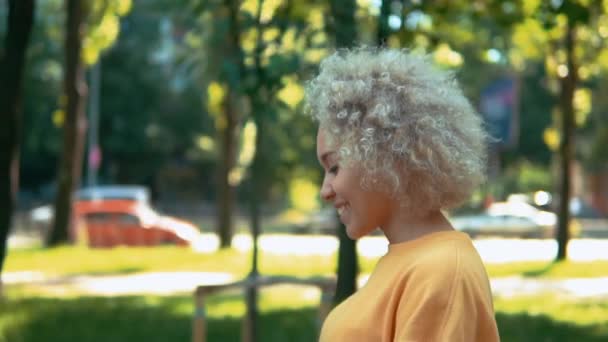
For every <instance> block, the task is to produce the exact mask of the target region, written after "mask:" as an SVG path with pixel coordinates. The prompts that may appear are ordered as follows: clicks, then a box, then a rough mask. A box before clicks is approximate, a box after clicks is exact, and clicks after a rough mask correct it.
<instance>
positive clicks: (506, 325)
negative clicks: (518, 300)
mask: <svg viewBox="0 0 608 342" xmlns="http://www.w3.org/2000/svg"><path fill="white" fill-rule="evenodd" d="M496 320H497V323H498V329H499V331H500V337H501V341H502V342H509V341H513V342H516V341H517V342H521V341H543V342H572V341H585V342H595V341H597V342H600V341H608V327H606V325H600V324H594V325H576V324H574V323H570V322H563V321H556V320H554V319H552V318H551V317H549V316H547V315H531V314H528V313H515V314H507V313H502V312H499V313H497V314H496Z"/></svg>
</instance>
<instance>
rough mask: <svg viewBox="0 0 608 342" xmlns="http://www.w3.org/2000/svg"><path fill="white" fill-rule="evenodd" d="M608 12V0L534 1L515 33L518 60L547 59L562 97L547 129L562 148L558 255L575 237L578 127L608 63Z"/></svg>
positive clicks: (550, 78)
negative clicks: (572, 223)
mask: <svg viewBox="0 0 608 342" xmlns="http://www.w3.org/2000/svg"><path fill="white" fill-rule="evenodd" d="M607 12H608V2H606V1H563V2H551V3H548V2H547V3H545V2H530V3H529V4H526V6H524V13H523V14H524V19H523V20H522V21H521V23H519V24H518V25H516V26H515V27H514V30H513V34H512V42H513V44H512V49H511V50H510V51H509V53H510V57H511V61H512V63H514V65H515V67H518V68H519V69H523V68H524V67H525V63H524V58H528V59H531V60H539V59H540V60H542V61H544V65H545V71H546V75H547V79H546V82H545V84H547V86H548V88H549V89H550V90H551V91H553V92H554V93H555V94H556V95H557V98H558V103H557V106H556V108H555V111H554V113H555V115H556V116H555V118H556V119H557V118H559V120H555V123H554V127H552V128H549V129H548V130H547V131H546V134H545V138H546V139H545V140H546V142H547V143H548V145H549V146H550V147H552V148H554V149H556V150H558V153H559V182H558V186H557V188H558V191H559V204H558V208H557V212H558V229H557V242H558V252H557V256H556V260H557V261H559V260H564V259H566V258H567V247H568V242H569V240H570V232H569V227H570V219H571V217H570V210H569V207H570V205H569V203H570V196H571V191H572V180H571V174H572V163H573V160H574V153H575V147H576V144H575V136H576V135H575V131H576V127H577V125H582V124H583V123H584V122H585V120H586V118H587V115H588V114H589V112H590V108H591V103H590V101H591V100H590V96H587V95H586V94H588V93H589V89H588V88H585V86H589V85H590V81H592V80H593V79H594V78H597V77H599V76H600V75H601V73H602V72H605V70H607V69H608V59H607V58H606V56H608V49H607V48H606V44H605V43H604V41H605V35H606V33H605V31H604V30H603V29H602V26H601V25H603V24H602V23H603V22H605V20H606V13H607ZM531 32H532V33H531ZM558 129H559V133H558Z"/></svg>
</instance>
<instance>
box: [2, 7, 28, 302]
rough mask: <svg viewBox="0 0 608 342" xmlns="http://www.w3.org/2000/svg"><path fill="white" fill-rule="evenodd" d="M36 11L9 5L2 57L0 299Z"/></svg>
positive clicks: (13, 206) (14, 197)
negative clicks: (26, 70)
mask: <svg viewBox="0 0 608 342" xmlns="http://www.w3.org/2000/svg"><path fill="white" fill-rule="evenodd" d="M34 8H35V2H34V0H9V1H8V21H7V24H8V27H7V32H6V38H5V47H4V49H3V50H4V51H2V52H3V53H2V55H1V56H0V111H2V116H1V117H0V120H1V121H0V122H1V124H0V295H1V294H2V279H1V275H2V268H3V265H4V258H5V256H6V250H7V240H8V234H9V230H10V227H11V221H12V215H13V209H14V208H15V201H16V197H17V189H18V187H19V140H20V132H21V110H22V98H23V95H22V91H23V90H22V88H23V87H22V85H23V73H24V68H25V52H26V49H27V44H28V41H29V37H30V32H31V30H32V24H33V20H34Z"/></svg>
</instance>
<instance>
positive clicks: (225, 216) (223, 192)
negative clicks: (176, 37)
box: [217, 89, 238, 248]
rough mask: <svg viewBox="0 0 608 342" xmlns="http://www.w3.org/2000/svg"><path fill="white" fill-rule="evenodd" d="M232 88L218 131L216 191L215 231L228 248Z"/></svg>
mask: <svg viewBox="0 0 608 342" xmlns="http://www.w3.org/2000/svg"><path fill="white" fill-rule="evenodd" d="M234 97H235V96H233V94H232V90H231V89H229V90H228V95H227V97H226V100H225V101H226V103H225V105H224V115H225V118H226V121H225V122H226V125H225V127H223V129H222V131H221V132H220V136H221V142H222V147H221V151H222V152H221V161H220V167H219V170H218V171H219V172H218V178H219V182H218V185H219V191H218V197H217V201H218V222H217V233H218V235H219V238H220V248H229V247H230V246H231V244H232V236H233V234H234V231H233V223H232V213H233V211H234V193H235V189H234V186H233V185H231V184H230V180H229V175H230V170H232V168H233V167H234V163H235V161H236V136H237V129H238V121H237V119H236V113H235V111H236V110H235V108H234V103H233V100H232V98H234Z"/></svg>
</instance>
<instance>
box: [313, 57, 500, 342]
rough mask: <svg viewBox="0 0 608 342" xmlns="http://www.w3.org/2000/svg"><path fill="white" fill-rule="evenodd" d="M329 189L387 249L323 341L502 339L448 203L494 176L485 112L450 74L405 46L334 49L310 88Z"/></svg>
mask: <svg viewBox="0 0 608 342" xmlns="http://www.w3.org/2000/svg"><path fill="white" fill-rule="evenodd" d="M307 106H308V111H309V113H310V115H311V116H312V117H313V118H314V119H316V120H318V121H319V131H318V136H317V154H318V158H319V161H320V163H321V165H322V166H323V168H324V170H325V178H324V180H323V185H322V188H321V196H322V197H323V199H324V200H325V201H327V202H330V203H331V204H333V206H334V207H335V208H336V210H337V211H338V214H339V216H340V220H341V221H342V223H344V225H345V226H346V230H347V233H348V236H349V237H350V238H352V239H357V238H360V237H362V236H365V235H367V234H369V233H370V232H371V231H372V230H374V229H376V228H379V229H381V230H382V231H383V232H384V235H385V236H386V237H387V239H388V241H389V247H388V253H387V254H386V255H385V256H383V257H382V258H381V259H380V260H379V262H378V264H377V265H376V268H375V269H374V271H373V272H372V274H371V276H370V277H369V280H368V281H367V283H366V285H365V286H364V287H363V288H361V289H360V290H359V291H357V292H356V293H355V294H354V295H353V296H351V297H350V298H348V299H347V300H345V301H344V302H343V303H341V304H340V305H338V306H337V307H336V308H335V309H334V310H333V311H332V312H331V313H330V315H329V316H328V317H327V319H326V321H325V323H324V325H323V328H322V331H321V337H320V340H321V341H322V342H334V341H348V342H350V341H370V342H371V341H373V342H376V341H480V342H481V341H483V342H491V341H498V340H499V336H498V330H497V327H496V321H495V318H494V310H493V304H492V295H491V291H490V286H489V281H488V276H487V274H486V271H485V269H484V267H483V264H482V261H481V259H480V257H479V255H478V253H477V251H476V250H475V248H474V246H473V244H472V242H471V240H470V239H469V237H468V236H467V235H466V234H464V233H461V232H458V231H455V230H454V229H453V228H452V226H451V225H450V222H449V221H448V220H447V219H446V217H445V215H444V214H443V212H442V210H444V209H450V208H454V207H455V206H457V205H459V204H461V203H462V202H464V201H465V200H466V199H467V197H468V196H469V195H470V193H471V191H472V190H473V189H474V188H475V187H476V186H477V185H479V184H480V183H481V182H482V181H483V179H484V166H485V140H486V135H485V133H484V131H483V129H482V127H481V126H482V123H481V120H480V118H479V117H478V116H477V115H476V113H475V110H474V109H473V108H472V107H471V105H470V103H469V102H468V101H467V100H466V99H465V97H464V96H463V94H462V92H461V90H460V89H459V87H458V85H457V83H456V82H455V81H454V79H453V77H452V75H451V74H450V73H447V72H445V71H442V70H439V69H437V68H435V67H433V66H432V65H431V63H429V62H428V61H427V59H426V58H424V57H420V56H416V55H412V54H410V53H408V52H406V51H402V50H388V49H370V48H359V49H355V50H350V51H349V50H344V51H340V52H337V53H335V54H333V55H332V56H330V57H328V58H326V59H325V60H324V61H323V62H322V63H321V67H320V72H319V75H318V76H317V77H316V78H314V79H313V80H312V81H311V82H310V83H309V84H308V86H307Z"/></svg>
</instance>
